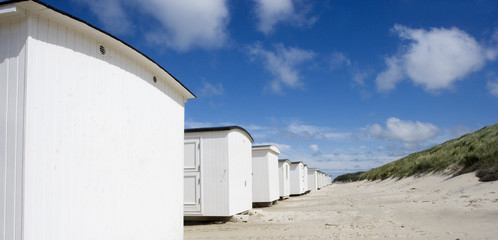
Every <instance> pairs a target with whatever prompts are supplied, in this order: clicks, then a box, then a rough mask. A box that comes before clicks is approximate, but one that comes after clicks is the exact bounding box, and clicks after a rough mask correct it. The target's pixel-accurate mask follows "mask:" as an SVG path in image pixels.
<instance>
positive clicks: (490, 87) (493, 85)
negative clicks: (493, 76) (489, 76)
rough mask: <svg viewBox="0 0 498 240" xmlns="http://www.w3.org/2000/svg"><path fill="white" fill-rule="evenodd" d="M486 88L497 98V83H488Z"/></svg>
mask: <svg viewBox="0 0 498 240" xmlns="http://www.w3.org/2000/svg"><path fill="white" fill-rule="evenodd" d="M487 87H488V90H489V92H490V93H491V94H492V95H493V96H495V97H498V81H488V84H487Z"/></svg>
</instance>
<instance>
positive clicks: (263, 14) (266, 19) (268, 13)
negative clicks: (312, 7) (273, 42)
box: [254, 0, 316, 34]
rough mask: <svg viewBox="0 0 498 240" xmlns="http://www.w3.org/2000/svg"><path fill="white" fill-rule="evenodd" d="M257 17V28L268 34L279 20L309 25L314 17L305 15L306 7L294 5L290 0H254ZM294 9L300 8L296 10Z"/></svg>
mask: <svg viewBox="0 0 498 240" xmlns="http://www.w3.org/2000/svg"><path fill="white" fill-rule="evenodd" d="M254 2H255V3H256V15H257V17H258V30H259V31H261V32H263V33H265V34H269V33H270V32H272V31H273V29H274V27H275V25H276V24H277V23H279V22H289V23H291V24H293V25H296V26H311V25H313V23H314V22H315V21H316V17H307V16H306V15H307V13H308V12H309V10H307V9H308V7H305V6H304V7H303V6H301V7H299V8H297V7H296V6H295V3H296V2H295V1H292V0H271V1H267V0H254ZM296 9H301V11H300V12H297V11H296Z"/></svg>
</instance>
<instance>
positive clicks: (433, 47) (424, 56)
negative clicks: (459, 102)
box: [376, 24, 496, 91]
mask: <svg viewBox="0 0 498 240" xmlns="http://www.w3.org/2000/svg"><path fill="white" fill-rule="evenodd" d="M393 32H394V33H396V34H397V35H398V36H399V37H400V38H402V39H404V40H407V41H409V42H410V43H409V44H408V45H407V46H404V51H403V52H402V53H401V54H400V55H399V56H390V57H387V58H386V59H385V61H386V65H387V69H386V70H385V71H383V72H381V73H379V74H378V75H377V78H376V84H377V89H378V90H379V91H389V90H392V89H394V88H395V86H396V84H397V83H398V82H399V81H401V80H402V79H404V78H408V79H410V80H411V81H413V82H414V83H415V84H417V85H421V86H423V87H424V88H425V89H426V90H427V91H434V90H439V89H446V88H450V87H452V84H453V83H454V82H455V81H458V80H463V79H464V77H465V76H467V75H468V74H470V73H472V72H475V71H478V70H480V69H481V68H482V67H483V66H484V65H485V63H486V61H488V60H494V58H495V56H496V54H494V53H493V51H491V50H490V49H488V48H486V47H484V46H481V45H480V44H479V43H478V42H477V41H476V40H475V39H474V38H473V37H472V36H470V35H469V34H467V33H466V32H464V31H462V30H460V29H458V28H456V27H453V28H449V29H448V28H432V29H430V30H428V31H427V30H424V29H412V28H408V27H405V26H402V25H398V24H396V25H395V26H394V28H393Z"/></svg>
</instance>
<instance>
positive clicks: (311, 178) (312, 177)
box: [308, 168, 319, 191]
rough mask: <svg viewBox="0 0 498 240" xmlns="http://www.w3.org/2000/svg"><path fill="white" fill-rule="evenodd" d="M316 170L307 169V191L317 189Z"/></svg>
mask: <svg viewBox="0 0 498 240" xmlns="http://www.w3.org/2000/svg"><path fill="white" fill-rule="evenodd" d="M318 178H319V177H318V170H317V169H316V168H309V169H308V191H315V190H318Z"/></svg>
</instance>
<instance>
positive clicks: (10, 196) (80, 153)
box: [0, 0, 330, 240]
mask: <svg viewBox="0 0 498 240" xmlns="http://www.w3.org/2000/svg"><path fill="white" fill-rule="evenodd" d="M143 4H147V3H143ZM104 7H112V6H104ZM104 7H103V9H102V10H103V11H104V12H108V11H111V12H112V11H113V10H112V9H106V8H104ZM193 98H195V95H194V94H193V93H192V92H191V91H190V90H189V89H187V88H186V87H185V86H184V85H183V84H182V83H181V82H180V81H179V80H178V79H176V78H175V77H173V75H171V74H170V73H169V72H168V71H167V70H165V69H164V68H163V67H161V66H160V65H159V64H158V63H156V62H154V61H153V60H152V59H150V58H149V57H147V56H146V55H144V54H143V53H141V52H140V51H138V50H137V49H135V48H133V47H132V46H130V45H128V44H126V43H125V42H123V41H122V40H120V39H118V38H116V37H114V36H112V35H110V34H108V33H106V32H105V31H102V30H100V29H98V28H96V27H94V26H92V25H91V24H89V23H87V22H85V21H84V20H82V19H79V18H77V17H74V16H72V15H70V14H68V13H65V12H63V11H61V10H58V9H56V8H54V7H52V6H49V5H47V4H45V3H43V2H40V1H38V0H9V1H3V2H0V194H1V196H0V206H1V207H0V240H4V239H5V240H35V239H36V240H66V239H73V240H80V239H81V240H83V239H98V240H100V239H102V240H103V239H106V240H108V239H149V240H153V239H182V238H183V224H184V215H185V216H193V217H202V216H231V215H233V214H238V213H241V212H244V211H247V210H248V209H250V208H251V207H252V203H253V202H256V203H273V202H275V200H276V199H278V198H280V197H282V198H285V197H286V196H288V195H299V194H303V193H305V192H306V191H309V190H314V189H318V188H319V187H322V186H324V185H327V184H328V183H330V177H329V176H326V175H325V174H323V173H321V172H319V171H318V170H317V171H313V169H311V170H310V169H308V170H306V166H305V164H303V163H291V162H290V161H287V160H283V161H278V149H277V148H276V147H274V146H255V147H253V146H252V143H253V139H252V137H251V136H250V135H249V134H248V133H247V132H246V131H245V130H243V129H241V128H238V127H226V128H211V129H191V130H185V129H184V128H185V123H184V116H185V103H186V102H187V100H188V99H193ZM275 163H278V164H280V166H281V167H280V168H278V170H277V172H276V171H275V169H276V168H277V167H278V165H277V164H275ZM265 164H267V166H265ZM308 172H310V174H308ZM294 174H297V175H299V176H298V177H294ZM306 174H308V175H306ZM305 176H308V177H305ZM310 178H311V180H309V179H310ZM287 181H289V182H287ZM277 182H278V183H277ZM265 183H267V184H266V185H265ZM277 184H278V185H277ZM253 187H254V189H253ZM253 191H254V192H253Z"/></svg>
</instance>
